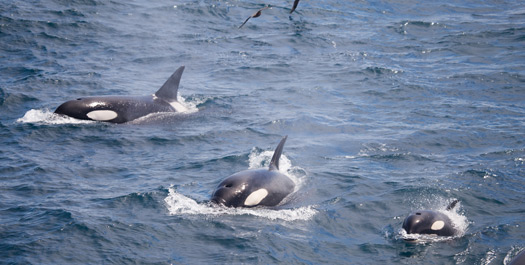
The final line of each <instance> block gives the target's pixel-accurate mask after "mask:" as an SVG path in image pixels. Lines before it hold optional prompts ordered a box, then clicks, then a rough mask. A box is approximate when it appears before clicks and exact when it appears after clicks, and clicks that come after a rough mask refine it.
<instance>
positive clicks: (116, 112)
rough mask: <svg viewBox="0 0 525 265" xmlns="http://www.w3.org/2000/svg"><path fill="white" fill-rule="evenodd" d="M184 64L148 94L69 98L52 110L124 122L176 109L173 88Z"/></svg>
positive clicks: (175, 95) (180, 75)
mask: <svg viewBox="0 0 525 265" xmlns="http://www.w3.org/2000/svg"><path fill="white" fill-rule="evenodd" d="M183 71H184V66H181V67H179V69H177V71H175V73H173V74H172V75H171V77H170V78H169V79H168V80H167V81H166V82H165V83H164V85H163V86H162V87H161V88H160V89H159V90H158V91H157V92H156V93H155V94H153V95H151V96H139V97H133V96H100V97H85V98H79V99H76V100H70V101H67V102H65V103H63V104H62V105H60V106H58V108H57V109H56V110H55V113H57V114H61V115H66V116H69V117H72V118H76V119H81V120H94V121H105V122H113V123H124V122H128V121H132V120H135V119H137V118H140V117H143V116H146V115H148V114H151V113H157V112H176V111H177V110H176V109H175V106H177V104H179V105H180V103H178V101H177V91H178V89H179V83H180V79H181V77H182V72H183Z"/></svg>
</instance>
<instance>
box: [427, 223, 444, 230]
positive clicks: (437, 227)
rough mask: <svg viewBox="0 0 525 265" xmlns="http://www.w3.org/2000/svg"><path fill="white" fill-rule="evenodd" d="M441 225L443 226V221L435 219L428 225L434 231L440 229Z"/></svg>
mask: <svg viewBox="0 0 525 265" xmlns="http://www.w3.org/2000/svg"><path fill="white" fill-rule="evenodd" d="M443 227H445V222H443V221H435V222H434V223H433V224H432V227H430V229H432V230H434V231H435V230H441V229H443Z"/></svg>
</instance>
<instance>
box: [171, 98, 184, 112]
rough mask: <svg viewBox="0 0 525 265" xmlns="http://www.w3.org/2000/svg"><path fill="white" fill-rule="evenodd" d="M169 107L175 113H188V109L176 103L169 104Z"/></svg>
mask: <svg viewBox="0 0 525 265" xmlns="http://www.w3.org/2000/svg"><path fill="white" fill-rule="evenodd" d="M170 105H171V106H172V107H173V108H174V109H175V110H176V111H177V112H186V111H188V108H186V106H184V105H182V103H180V102H178V101H173V102H170Z"/></svg>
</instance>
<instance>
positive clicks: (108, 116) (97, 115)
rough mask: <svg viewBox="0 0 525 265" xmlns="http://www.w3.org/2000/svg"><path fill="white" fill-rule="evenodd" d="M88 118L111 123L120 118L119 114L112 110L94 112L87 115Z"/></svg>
mask: <svg viewBox="0 0 525 265" xmlns="http://www.w3.org/2000/svg"><path fill="white" fill-rule="evenodd" d="M86 116H88V118H90V119H92V120H95V121H109V120H112V119H114V118H116V117H117V116H118V114H117V113H116V112H114V111H112V110H94V111H90V112H89V113H88V114H86Z"/></svg>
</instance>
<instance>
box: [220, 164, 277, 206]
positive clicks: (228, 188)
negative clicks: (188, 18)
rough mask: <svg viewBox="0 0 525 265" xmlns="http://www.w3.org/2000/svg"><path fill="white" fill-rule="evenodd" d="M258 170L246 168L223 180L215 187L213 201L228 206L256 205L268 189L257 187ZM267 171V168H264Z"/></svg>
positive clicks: (264, 196)
mask: <svg viewBox="0 0 525 265" xmlns="http://www.w3.org/2000/svg"><path fill="white" fill-rule="evenodd" d="M257 171H261V170H245V171H241V172H238V173H236V174H233V175H231V176H229V177H227V178H226V179H225V180H223V181H222V182H221V183H220V184H219V185H218V186H217V189H215V192H214V193H213V195H212V198H211V201H212V202H214V203H216V204H220V205H224V206H226V207H254V206H257V205H258V204H259V203H260V202H261V201H262V200H263V199H264V198H266V196H267V195H268V190H266V189H264V188H257V187H256V186H258V185H257V183H256V178H257V174H253V173H256V172H257ZM264 171H267V170H264Z"/></svg>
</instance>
